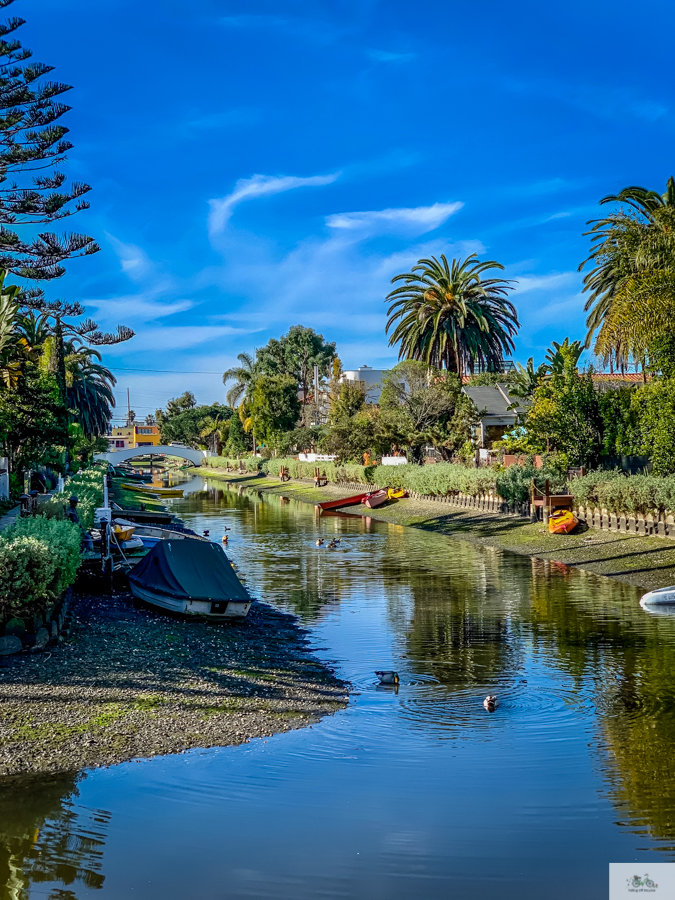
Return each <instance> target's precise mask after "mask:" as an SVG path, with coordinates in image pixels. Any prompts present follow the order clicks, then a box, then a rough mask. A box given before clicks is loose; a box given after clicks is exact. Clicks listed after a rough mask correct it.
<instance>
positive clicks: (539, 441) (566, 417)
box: [525, 352, 603, 466]
mask: <svg viewBox="0 0 675 900" xmlns="http://www.w3.org/2000/svg"><path fill="white" fill-rule="evenodd" d="M525 425H526V428H527V436H528V440H529V442H530V443H531V444H532V445H533V446H534V447H535V448H536V449H537V450H538V451H539V452H545V451H547V450H557V451H560V452H562V453H565V454H566V455H567V457H568V459H569V461H570V463H571V464H572V465H584V466H592V465H595V464H596V463H597V461H598V459H599V458H600V453H601V450H602V426H603V423H602V418H601V415H600V407H599V403H598V395H597V393H596V391H595V388H594V386H593V379H592V377H591V374H590V373H588V372H587V373H578V372H577V369H576V360H575V358H574V353H573V352H570V353H569V355H568V356H567V358H566V359H565V362H564V366H563V370H562V372H556V373H554V374H552V375H551V377H550V378H548V379H547V380H546V381H544V382H543V383H542V384H540V385H539V387H538V388H537V389H536V391H535V393H534V397H533V402H532V406H531V407H530V408H529V409H528V412H527V416H526V420H525Z"/></svg>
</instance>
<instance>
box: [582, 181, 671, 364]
mask: <svg viewBox="0 0 675 900" xmlns="http://www.w3.org/2000/svg"><path fill="white" fill-rule="evenodd" d="M600 202H601V203H602V204H605V203H620V204H621V207H620V208H619V210H618V211H617V212H614V213H612V214H610V215H609V216H606V217H605V218H602V219H598V220H594V221H592V222H590V223H589V224H592V225H593V227H592V228H591V230H590V231H589V232H587V234H588V235H590V236H591V252H590V255H589V257H588V259H586V260H584V262H583V263H581V265H580V266H579V270H580V271H582V270H583V268H584V267H585V266H586V265H587V264H589V263H590V264H592V268H591V270H590V271H589V272H588V274H587V275H586V276H585V278H584V290H585V291H587V292H589V298H588V300H587V302H586V307H585V308H586V310H587V311H588V312H589V315H588V319H587V321H586V325H587V327H588V334H587V336H586V346H587V347H588V346H590V345H591V343H592V340H593V337H594V335H596V333H597V336H596V340H595V346H594V351H595V353H596V355H598V356H600V357H601V358H603V359H604V360H606V361H609V363H610V365H611V364H612V363H613V362H614V361H616V362H617V364H618V365H619V366H621V367H623V366H625V365H626V364H627V363H628V361H629V359H630V357H631V356H632V357H633V358H634V359H636V360H640V359H643V358H644V356H645V354H648V352H649V346H650V344H651V343H653V341H654V340H655V339H657V338H658V337H659V336H660V335H662V334H663V332H664V331H672V326H671V323H672V321H673V313H674V312H675V179H673V177H672V176H671V177H670V178H669V179H668V184H667V187H666V192H665V193H664V194H663V195H661V194H658V193H657V192H656V191H650V190H647V189H646V188H642V187H628V188H624V189H623V190H622V191H620V192H619V193H618V194H613V195H610V196H609V197H604V198H603V199H602V200H601V201H600Z"/></svg>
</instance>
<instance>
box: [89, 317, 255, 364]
mask: <svg viewBox="0 0 675 900" xmlns="http://www.w3.org/2000/svg"><path fill="white" fill-rule="evenodd" d="M247 333H248V329H245V328H235V327H233V326H231V325H166V326H156V327H154V328H146V329H143V331H141V332H139V333H138V334H137V335H136V337H135V338H133V351H134V353H138V352H139V351H149V350H155V351H156V350H160V351H166V350H190V349H193V348H194V347H198V346H202V345H205V344H210V343H214V342H215V341H219V342H220V341H222V339H223V338H224V337H227V336H229V335H235V334H236V335H241V334H247ZM130 349H132V345H129V346H127V345H126V344H116V345H114V346H112V347H109V348H106V353H109V354H111V355H113V356H116V355H119V356H124V355H126V354H127V353H129V350H130ZM170 363H171V360H167V362H166V365H167V368H172V366H171V364H170ZM155 365H157V363H155ZM158 368H161V366H158Z"/></svg>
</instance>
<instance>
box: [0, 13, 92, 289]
mask: <svg viewBox="0 0 675 900" xmlns="http://www.w3.org/2000/svg"><path fill="white" fill-rule="evenodd" d="M13 2H14V0H0V7H1V8H7V7H8V6H10V5H11V4H12V3H13ZM23 24H25V22H24V20H23V19H20V18H16V17H14V18H11V19H9V20H7V21H5V22H4V23H2V24H0V268H3V269H6V270H7V271H9V272H12V273H13V274H15V275H18V276H20V277H22V278H27V279H30V280H33V281H35V280H37V281H40V280H49V279H53V278H59V277H60V276H61V275H63V273H64V271H65V269H64V267H63V262H64V261H65V260H67V259H69V258H71V257H74V256H87V255H90V254H92V253H96V251H97V250H98V249H99V247H98V245H97V244H96V243H95V242H94V240H93V239H92V238H90V237H88V236H87V235H83V234H62V235H57V234H54V233H52V232H47V231H39V232H38V233H37V235H35V236H34V237H32V238H28V239H26V238H25V237H23V238H22V237H20V236H19V234H18V233H17V231H16V230H15V229H16V226H19V225H28V226H38V227H39V226H44V225H50V224H52V223H54V222H57V221H60V220H62V219H64V218H66V217H68V216H71V215H72V214H73V213H74V212H78V211H79V210H83V209H87V208H88V206H89V204H88V202H87V201H86V200H85V199H84V196H85V194H87V193H88V191H89V190H90V188H89V185H87V184H83V183H81V182H74V183H73V184H71V185H70V186H69V187H67V186H66V176H65V175H64V174H63V173H62V172H60V171H59V170H58V168H57V167H58V166H59V164H60V163H62V162H63V161H64V160H65V159H66V154H67V153H68V151H69V150H70V149H71V148H72V146H73V145H72V144H71V143H70V141H69V140H67V138H66V135H67V134H68V128H66V127H65V126H64V125H63V124H62V123H61V122H60V119H61V117H62V116H63V115H64V114H65V113H67V112H68V110H69V109H70V107H69V106H66V105H65V104H64V103H63V102H62V100H61V97H62V95H63V94H65V93H66V92H67V91H69V90H70V86H69V85H67V84H62V83H60V82H55V81H48V80H45V79H46V76H47V75H49V73H50V72H51V71H52V70H53V66H48V65H45V64H44V63H40V62H33V61H32V59H31V57H32V54H31V51H30V50H28V49H26V48H25V47H22V45H21V41H20V40H18V38H17V37H16V32H17V30H18V29H19V28H20V27H21V26H22V25H23ZM50 170H51V171H50ZM31 230H34V229H31Z"/></svg>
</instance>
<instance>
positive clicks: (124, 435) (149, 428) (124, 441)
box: [108, 422, 161, 450]
mask: <svg viewBox="0 0 675 900" xmlns="http://www.w3.org/2000/svg"><path fill="white" fill-rule="evenodd" d="M160 443H161V438H160V436H159V427H158V426H157V425H143V424H138V425H137V424H136V423H135V422H134V423H133V424H132V425H121V426H120V427H119V428H113V429H112V431H111V433H110V434H109V435H108V444H109V445H110V449H111V450H134V449H136V447H157V446H159V444H160Z"/></svg>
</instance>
